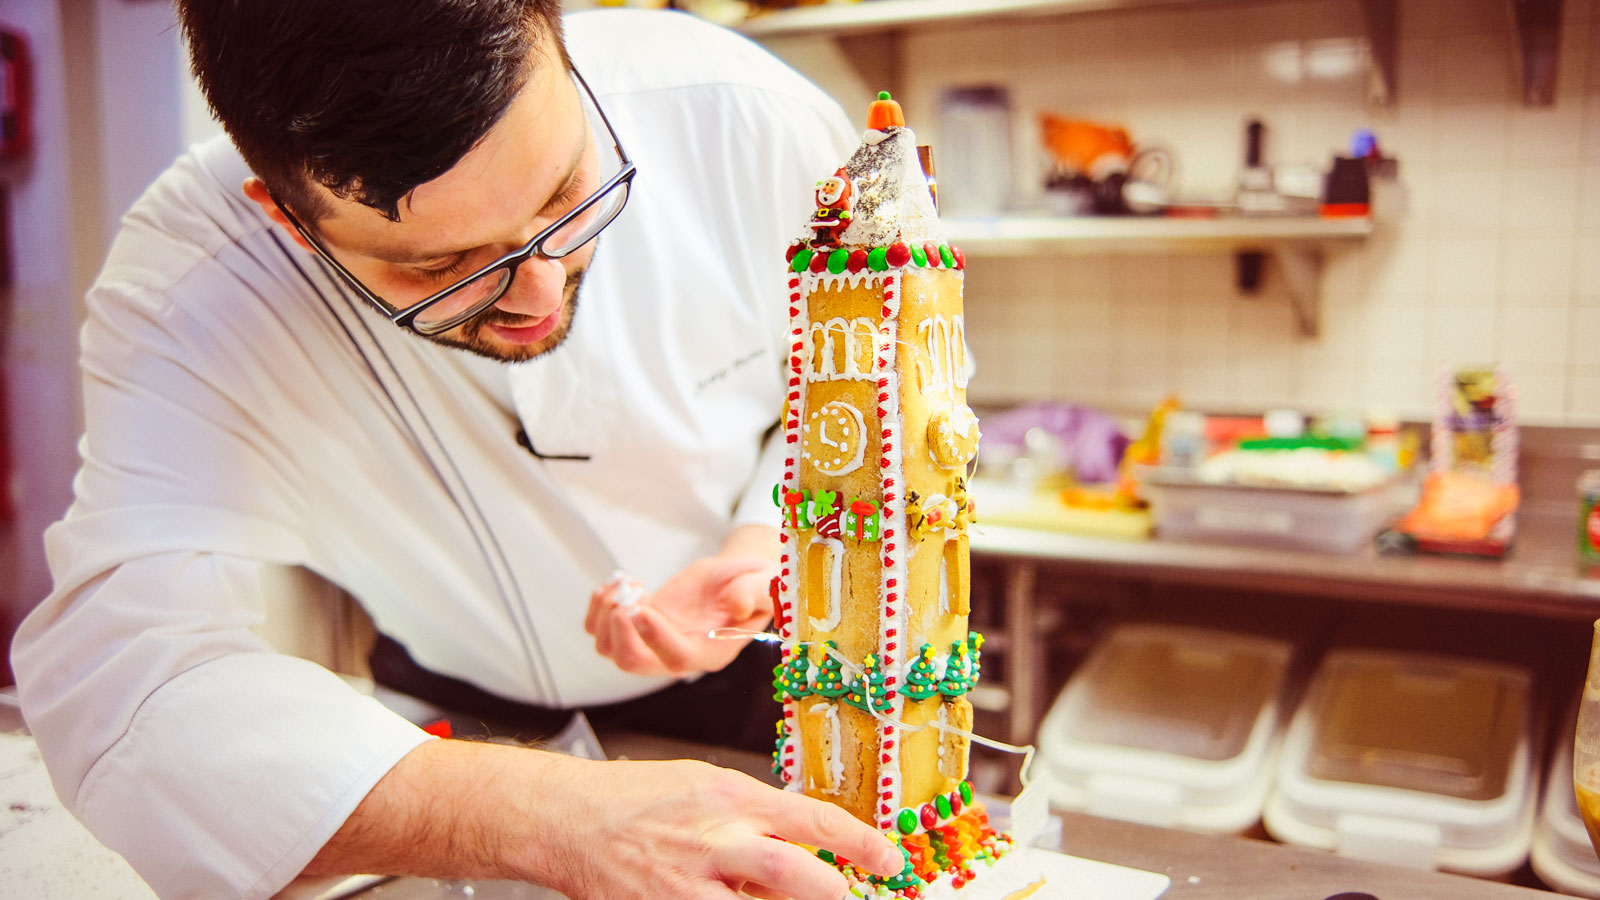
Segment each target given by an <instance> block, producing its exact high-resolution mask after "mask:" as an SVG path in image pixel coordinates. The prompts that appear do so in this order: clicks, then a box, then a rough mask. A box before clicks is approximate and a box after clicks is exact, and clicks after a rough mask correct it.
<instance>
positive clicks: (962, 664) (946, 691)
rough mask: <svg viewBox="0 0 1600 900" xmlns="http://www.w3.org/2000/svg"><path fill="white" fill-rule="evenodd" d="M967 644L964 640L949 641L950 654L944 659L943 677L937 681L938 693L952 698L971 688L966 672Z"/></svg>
mask: <svg viewBox="0 0 1600 900" xmlns="http://www.w3.org/2000/svg"><path fill="white" fill-rule="evenodd" d="M967 660H968V656H967V645H966V642H965V641H951V642H950V656H949V658H948V659H946V660H945V664H944V679H943V680H941V681H940V682H939V693H941V694H943V695H945V696H946V697H950V698H952V699H954V698H956V697H959V696H961V695H962V694H965V693H966V692H967V691H970V690H972V681H971V680H970V678H969V677H968V672H967Z"/></svg>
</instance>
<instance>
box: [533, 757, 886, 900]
mask: <svg viewBox="0 0 1600 900" xmlns="http://www.w3.org/2000/svg"><path fill="white" fill-rule="evenodd" d="M586 765H587V767H588V768H589V769H590V770H591V771H590V772H589V773H588V775H587V776H585V777H584V778H583V779H582V780H578V781H575V782H574V783H586V784H591V785H593V786H594V791H593V795H592V796H593V801H594V802H593V804H592V805H591V806H590V808H588V809H587V810H584V811H583V818H582V819H581V820H575V821H570V822H568V823H566V824H567V826H568V827H567V828H563V829H562V830H561V831H562V834H563V836H566V837H570V839H571V840H572V842H573V843H572V844H571V846H570V848H569V850H568V852H567V856H566V859H567V860H568V861H569V864H568V865H566V866H564V867H563V871H562V872H561V873H560V875H559V876H558V877H557V878H554V879H552V880H551V882H550V883H551V885H552V886H554V887H555V888H557V889H558V890H560V891H562V892H563V893H565V894H566V895H567V896H569V897H572V898H574V900H584V898H596V900H602V898H603V900H634V898H638V900H647V898H648V900H677V898H685V900H687V898H695V900H700V898H715V897H726V898H733V897H734V896H735V893H734V892H741V891H742V892H744V893H747V894H749V895H751V896H755V897H792V898H794V900H840V898H841V897H846V896H847V893H846V885H845V880H844V876H842V875H840V874H839V872H838V871H837V870H835V869H834V868H833V867H832V866H830V865H828V864H826V863H824V862H822V861H821V860H819V859H817V857H816V856H815V855H814V854H812V853H811V852H810V851H809V850H806V849H805V848H803V847H797V846H795V845H794V844H791V843H788V841H795V842H798V843H803V844H809V845H811V846H817V847H825V848H828V849H830V850H832V851H834V852H835V853H837V854H838V855H839V856H842V857H844V858H846V859H849V860H851V861H853V862H856V863H858V864H859V865H861V866H862V867H863V868H868V869H871V870H873V871H875V872H877V873H879V874H881V875H893V874H895V873H897V872H899V871H900V868H901V866H902V865H903V864H904V857H902V856H901V854H900V852H899V850H897V849H896V848H895V847H894V845H893V844H892V843H890V842H889V841H888V840H887V839H885V838H884V837H882V836H881V835H880V834H878V832H877V829H875V828H872V827H871V826H869V825H865V824H863V823H862V822H860V821H858V820H857V819H856V818H855V817H853V816H851V815H850V814H849V813H847V812H845V811H844V810H843V809H840V808H839V807H837V806H834V805H832V804H829V803H823V802H821V801H817V800H813V799H811V798H809V797H806V796H805V795H803V794H798V793H793V792H789V791H781V790H777V789H774V788H770V787H767V786H766V785H764V784H761V783H760V782H758V781H756V780H755V779H753V778H749V777H748V776H745V775H741V774H738V773H735V772H731V771H729V770H726V769H718V768H716V767H713V766H708V765H705V764H704V763H698V762H690V761H681V760H680V761H676V762H638V763H632V762H628V763H622V762H618V763H600V764H593V763H589V764H586ZM780 838H783V839H786V840H780ZM596 848H599V852H595V849H596Z"/></svg>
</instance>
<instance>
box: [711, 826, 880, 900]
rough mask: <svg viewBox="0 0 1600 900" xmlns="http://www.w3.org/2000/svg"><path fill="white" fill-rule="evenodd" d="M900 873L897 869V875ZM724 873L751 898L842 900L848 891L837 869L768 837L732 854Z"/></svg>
mask: <svg viewBox="0 0 1600 900" xmlns="http://www.w3.org/2000/svg"><path fill="white" fill-rule="evenodd" d="M898 855H899V854H898V853H897V854H896V856H898ZM899 869H900V867H899V866H898V865H897V866H895V871H899ZM722 870H723V875H724V877H726V878H728V879H729V880H730V881H733V882H734V883H737V882H739V881H743V882H744V886H743V888H742V890H743V891H744V893H746V894H749V895H750V896H752V897H790V898H793V900H840V898H841V897H845V896H847V891H848V885H847V884H846V882H845V879H844V876H843V875H841V874H840V873H839V870H838V869H835V868H834V867H833V866H830V865H828V864H827V863H825V862H823V861H822V860H820V859H817V857H816V856H815V855H814V854H812V853H811V851H809V850H807V849H805V848H804V847H797V846H795V845H794V844H790V843H787V842H785V841H779V840H774V839H773V838H769V837H759V838H756V839H755V841H753V842H751V843H750V844H748V845H745V846H741V847H739V848H737V849H735V850H730V851H729V855H728V858H727V859H726V860H725V861H724V863H723V866H722Z"/></svg>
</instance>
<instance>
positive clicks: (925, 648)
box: [905, 644, 939, 700]
mask: <svg viewBox="0 0 1600 900" xmlns="http://www.w3.org/2000/svg"><path fill="white" fill-rule="evenodd" d="M933 653H934V651H933V645H932V644H923V645H922V649H921V650H919V651H917V658H916V659H914V660H912V661H911V671H909V672H907V673H906V687H905V695H906V696H907V697H910V698H911V699H912V700H926V699H928V698H929V697H932V696H933V695H934V694H937V693H939V676H938V673H937V672H935V671H934V669H933Z"/></svg>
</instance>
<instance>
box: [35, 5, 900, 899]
mask: <svg viewBox="0 0 1600 900" xmlns="http://www.w3.org/2000/svg"><path fill="white" fill-rule="evenodd" d="M179 13H180V16H181V18H182V21H183V26H184V28H185V31H186V33H187V35H188V37H189V39H190V43H191V49H192V54H193V61H194V68H195V71H196V74H197V76H198V77H199V79H200V82H201V85H202V88H203V89H204V90H205V92H206V94H207V96H208V98H209V100H210V101H211V103H212V106H213V108H214V109H215V110H216V112H217V114H218V117H219V118H220V119H221V121H222V122H223V123H224V126H225V127H226V128H227V130H228V131H229V135H230V137H231V138H232V144H233V145H236V146H237V148H238V149H237V151H235V149H234V147H233V146H230V145H229V144H227V143H222V142H214V143H212V144H209V145H206V146H202V147H200V148H197V149H196V150H195V151H194V152H192V153H191V154H189V155H187V156H185V157H184V158H182V159H180V160H179V161H178V162H177V163H176V164H175V165H174V167H173V168H172V169H171V170H170V171H169V172H168V173H166V174H165V175H163V176H162V177H161V178H160V179H159V180H158V181H157V182H156V183H155V184H154V185H153V186H152V187H151V189H150V190H149V191H148V192H147V194H146V195H145V196H144V197H143V198H142V199H141V200H140V201H139V203H138V204H137V205H136V206H135V207H134V209H133V210H132V211H131V212H130V214H129V216H128V218H127V219H126V223H125V226H124V229H123V231H122V233H121V234H120V235H119V237H118V239H117V242H116V245H115V246H114V248H113V250H112V252H111V255H110V258H109V260H108V262H107V264H106V268H105V270H104V272H103V273H102V275H101V277H100V278H99V280H98V281H97V283H96V285H95V287H94V288H93V290H92V291H91V293H90V296H89V302H88V307H89V316H88V321H87V323H86V324H85V327H84V332H83V366H84V372H85V416H86V421H87V428H86V433H85V435H84V440H83V444H82V452H83V456H84V462H83V468H82V470H81V472H80V474H79V476H78V479H77V482H76V491H77V499H76V502H75V504H74V506H73V508H72V510H71V511H70V512H69V514H68V516H67V517H66V519H65V520H64V521H63V522H61V523H59V524H58V525H57V526H55V527H54V528H53V529H52V530H51V532H50V534H49V535H48V537H47V540H48V545H49V547H48V549H49V554H50V559H51V565H52V568H53V573H54V576H55V589H54V591H53V593H52V595H51V596H50V597H49V598H48V599H47V600H46V601H45V603H44V604H43V605H42V606H41V607H40V608H39V609H38V610H37V611H36V612H35V613H34V614H33V615H32V616H31V617H30V618H29V620H28V621H27V622H26V623H25V625H24V628H23V630H22V632H21V634H20V635H19V638H18V642H17V646H16V649H15V652H14V659H15V663H16V666H17V670H18V674H19V681H20V686H21V694H22V699H23V704H24V710H25V713H26V715H27V718H28V721H29V724H30V726H31V727H32V729H33V731H34V733H35V735H36V736H37V738H38V740H39V744H40V746H41V748H42V749H43V751H44V753H45V756H46V761H47V764H48V766H49V769H50V772H51V776H52V778H53V780H54V782H55V784H56V788H57V791H58V793H59V794H60V795H61V796H62V797H63V798H64V800H65V802H66V803H67V804H68V805H69V806H71V807H72V808H73V809H74V811H75V812H76V814H77V815H78V816H79V818H81V819H82V820H84V821H85V822H86V823H87V824H88V825H89V827H90V828H91V830H93V831H94V832H95V833H96V834H97V835H98V836H99V837H100V838H101V839H102V840H103V841H105V842H106V843H107V844H108V845H110V846H111V847H113V848H114V849H116V850H118V851H120V852H121V853H122V854H123V855H125V856H126V857H127V858H128V859H129V861H130V862H131V863H132V864H133V865H134V867H135V868H136V869H137V870H138V871H139V872H140V874H141V875H142V876H143V877H144V878H145V879H146V880H147V881H149V882H150V883H151V884H152V886H154V887H155V888H156V890H157V892H158V893H160V894H161V895H163V896H165V897H213V898H214V897H251V898H254V897H265V896H269V895H271V894H272V893H274V892H275V891H276V890H278V889H279V888H280V887H282V886H283V885H284V884H285V883H287V882H288V881H289V880H290V879H292V878H293V877H294V876H296V875H297V874H299V873H301V872H307V873H342V872H356V871H362V872H395V873H416V874H431V875H438V876H452V877H502V878H521V879H527V880H532V881H537V882H541V883H545V884H549V885H552V886H554V887H556V888H558V889H560V890H562V891H563V892H565V893H567V894H568V895H569V896H572V897H574V898H587V897H595V898H602V897H603V898H607V900H620V898H633V897H640V898H642V897H646V896H648V897H653V898H679V897H682V898H688V897H696V898H700V897H705V898H711V897H733V896H735V892H736V891H739V890H744V891H747V892H748V893H750V894H752V895H755V896H792V897H796V898H800V900H837V898H838V897H839V896H841V895H842V894H843V892H844V883H843V880H842V879H841V878H840V877H839V876H838V874H837V873H836V872H834V871H833V870H832V869H831V868H830V867H828V866H826V865H825V864H823V863H821V862H820V861H819V860H817V859H816V858H815V857H814V856H813V855H811V854H810V853H808V852H807V851H805V850H804V849H802V848H800V847H797V846H795V845H793V844H790V843H786V842H784V841H780V840H775V839H774V837H773V836H776V837H779V838H787V839H790V840H793V841H799V842H803V843H809V844H815V845H820V846H824V847H827V848H830V849H832V850H833V851H835V852H836V853H838V854H840V855H842V856H846V857H848V858H851V859H853V860H856V861H857V862H859V863H860V864H862V865H864V866H865V867H867V868H870V869H873V870H875V871H880V872H883V873H892V872H894V871H897V870H898V869H899V868H900V865H901V859H900V857H899V854H898V853H897V852H896V851H895V850H894V849H893V847H892V845H890V844H889V843H888V842H887V841H885V840H884V839H882V838H881V837H880V836H878V835H877V834H876V833H875V832H874V831H873V829H871V828H870V827H869V826H866V825H864V824H862V823H859V822H856V821H855V820H854V819H852V818H850V817H849V816H848V815H847V814H844V813H843V812H842V811H841V810H838V809H836V808H834V807H832V806H829V805H827V804H822V803H817V802H814V801H811V800H808V799H806V798H804V797H802V796H799V795H797V794H792V793H785V792H781V791H776V790H772V789H770V788H767V787H765V786H762V785H760V784H759V783H757V782H755V781H753V780H751V779H747V778H745V777H743V776H739V775H735V774H733V773H730V772H726V771H723V770H718V769H714V768H711V767H708V766H702V765H699V764H694V763H687V762H673V763H627V762H616V763H592V762H585V761H582V760H575V759H568V758H561V757H555V756H552V755H548V754H543V753H539V752H536V751H531V750H526V749H521V748H513V747H506V746H501V745H495V744H488V743H475V742H466V741H429V740H427V739H426V737H425V735H423V734H422V733H421V732H420V731H419V730H418V729H417V728H415V727H414V726H413V725H411V724H410V723H408V722H405V721H404V720H402V719H400V718H399V717H397V716H395V715H394V714H392V713H390V712H389V711H388V710H386V709H384V708H382V707H381V706H379V705H378V704H377V703H376V702H374V701H372V700H371V699H370V698H366V697H364V696H361V695H360V694H358V693H356V692H355V691H353V690H351V689H350V688H348V687H347V686H346V685H345V684H344V683H343V682H342V681H341V680H339V679H338V678H337V677H335V676H334V675H332V674H331V673H329V672H327V671H326V670H323V669H321V668H319V667H317V666H315V665H312V664H311V663H309V662H306V661H304V660H298V659H295V658H292V657H289V656H285V655H281V654H278V653H274V652H272V651H271V650H270V648H269V647H267V646H266V645H265V643H264V642H263V641H262V640H260V639H259V638H258V637H256V635H255V634H254V633H253V630H252V629H254V628H255V627H257V626H258V625H259V624H260V623H261V621H262V619H263V617H264V615H265V610H267V609H270V608H271V607H272V606H274V605H275V602H276V601H278V600H280V599H281V598H282V597H283V596H284V595H285V594H286V593H289V592H292V591H293V590H295V589H296V586H297V585H299V584H300V583H302V580H303V576H302V575H299V574H297V573H304V572H311V573H315V575H316V576H318V577H320V578H322V579H326V580H327V581H328V582H331V583H333V584H335V585H337V586H338V587H340V588H342V589H344V590H346V591H348V592H349V593H350V594H352V595H353V596H355V597H356V598H357V599H358V600H359V601H360V602H361V603H362V604H363V606H364V607H365V608H366V609H367V610H368V611H369V612H370V613H371V614H372V616H373V618H374V620H375V622H376V624H377V626H378V628H379V630H380V631H381V632H382V633H383V634H385V635H386V636H388V638H390V639H392V640H393V641H394V642H395V643H396V644H397V645H398V646H400V647H403V648H404V650H405V651H406V655H407V656H409V657H413V658H414V659H415V662H416V664H417V665H418V666H419V667H420V668H421V670H423V671H424V672H426V673H428V674H431V675H434V676H437V677H438V678H442V679H446V680H449V681H452V682H457V683H460V684H462V685H465V686H466V687H468V688H470V689H472V690H474V691H478V692H480V693H481V694H482V695H483V696H486V697H490V698H495V699H499V700H503V701H506V702H511V701H516V702H520V703H523V704H527V705H529V706H530V708H538V709H545V710H559V709H569V708H572V707H576V706H586V705H591V704H605V703H611V702H614V701H619V700H627V699H629V698H638V697H641V696H644V695H648V694H650V692H651V691H653V690H656V689H658V688H660V687H662V686H663V685H665V684H668V683H669V682H670V681H671V677H670V676H673V675H679V674H684V673H698V672H703V671H707V670H711V669H716V668H718V667H719V666H721V665H723V664H725V663H727V661H728V660H729V659H730V658H732V657H733V656H734V655H735V654H736V653H737V652H738V651H739V642H737V641H716V640H710V639H708V637H707V632H708V631H709V629H711V628H713V627H720V626H735V627H744V628H750V627H760V626H761V625H762V623H764V621H765V616H766V612H765V585H766V580H767V578H768V576H769V575H770V574H771V570H772V568H773V561H774V559H775V558H776V555H777V547H778V543H777V535H776V531H775V530H774V529H773V528H772V527H770V524H767V523H770V522H771V521H772V517H773V515H774V512H773V510H771V508H770V507H769V506H767V505H766V504H767V503H769V502H770V501H768V500H766V499H765V498H766V497H767V496H768V495H769V493H770V486H771V484H772V483H773V482H774V481H775V479H776V477H777V474H776V473H777V471H778V465H779V464H780V463H781V450H782V448H781V447H777V446H771V445H770V441H769V442H768V443H769V445H768V446H766V447H765V448H763V441H764V440H766V438H765V436H766V434H767V432H768V430H769V428H770V426H771V425H772V423H773V422H774V421H775V420H776V412H777V410H778V407H779V405H780V404H781V399H782V392H783V381H782V371H783V363H784V360H786V358H787V354H786V352H785V347H784V344H783V340H784V338H783V334H782V329H783V322H784V313H785V312H786V306H785V305H784V303H783V299H782V295H781V293H779V291H780V289H781V281H780V279H779V278H778V277H777V276H776V275H775V274H774V273H775V272H776V271H777V265H778V264H779V262H778V261H780V260H781V255H780V254H781V248H782V247H783V246H784V244H785V243H786V242H787V240H788V238H790V237H792V235H791V234H789V233H788V228H789V226H790V225H792V224H793V223H797V222H800V221H802V219H803V216H804V215H805V214H806V212H807V210H808V209H809V208H810V204H809V202H808V201H809V191H808V185H809V184H810V183H811V181H812V180H814V179H815V177H816V176H817V175H818V174H819V173H823V172H827V171H831V169H832V168H833V167H834V166H835V165H837V161H838V160H839V159H840V158H842V157H843V155H844V154H845V153H846V152H847V151H848V149H849V147H850V146H851V144H852V143H853V138H852V135H851V134H850V132H849V130H848V126H847V125H846V124H845V123H844V121H843V119H842V117H841V116H840V114H839V112H838V110H837V108H836V107H835V106H834V105H833V104H831V103H830V102H828V101H827V100H826V99H825V98H824V97H822V96H821V95H820V94H819V93H818V92H817V91H816V90H815V89H814V88H812V87H810V86H809V85H807V84H805V83H804V82H803V80H801V79H800V78H799V77H798V76H796V75H794V74H793V73H792V72H790V71H789V70H787V69H785V68H783V67H782V66H781V65H780V64H778V63H776V62H775V61H774V60H772V59H771V58H770V57H768V56H766V55H764V54H762V53H761V52H760V51H758V50H756V49H755V48H753V47H752V46H750V45H749V44H748V43H746V42H744V41H742V40H741V39H739V38H737V37H734V36H732V35H729V34H726V33H723V32H720V31H717V30H715V29H712V28H710V27H709V26H705V25H702V24H698V23H696V22H694V21H693V20H691V19H688V18H687V17H683V16H678V15H649V14H639V13H615V14H594V15H590V16H579V17H575V18H573V19H572V20H569V22H568V29H567V41H566V43H565V44H563V40H562V28H561V26H562V23H561V20H560V18H559V16H558V4H557V3H556V2H554V0H471V2H467V0H412V2H406V3H394V2H392V0H346V2H341V3H325V2H322V0H185V2H180V3H179ZM569 61H570V62H569ZM386 319H387V320H388V321H385V320H386ZM397 325H398V326H400V327H396V326H397ZM518 436H520V437H521V442H522V444H523V445H525V446H526V447H527V449H524V446H519V442H518V440H517V439H516V438H517V437H518ZM618 569H620V570H623V571H625V572H627V573H629V574H630V575H631V576H633V577H635V578H637V580H638V582H639V583H640V584H642V585H643V586H645V588H646V589H647V590H650V593H649V594H647V595H646V596H645V597H644V598H643V599H641V600H639V601H638V602H636V603H630V604H626V605H624V604H619V603H618V602H617V601H618V594H617V591H618V585H617V583H616V582H614V581H612V580H611V573H612V572H613V571H615V570H618ZM602 585H610V586H607V587H601V586H602ZM597 588H598V589H597ZM591 594H593V595H594V596H593V599H592V601H591ZM714 678H715V676H714V675H713V676H707V678H706V679H705V680H707V681H709V680H711V679H714ZM763 689H764V685H762V684H760V683H755V684H751V685H750V686H749V690H750V691H752V692H754V693H760V692H762V691H763ZM635 702H636V703H641V704H649V703H651V702H653V700H652V699H645V700H639V701H635ZM722 711H724V707H721V706H719V707H717V708H716V709H713V710H712V711H711V712H712V713H713V714H716V713H718V712H722ZM729 712H731V711H729Z"/></svg>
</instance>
